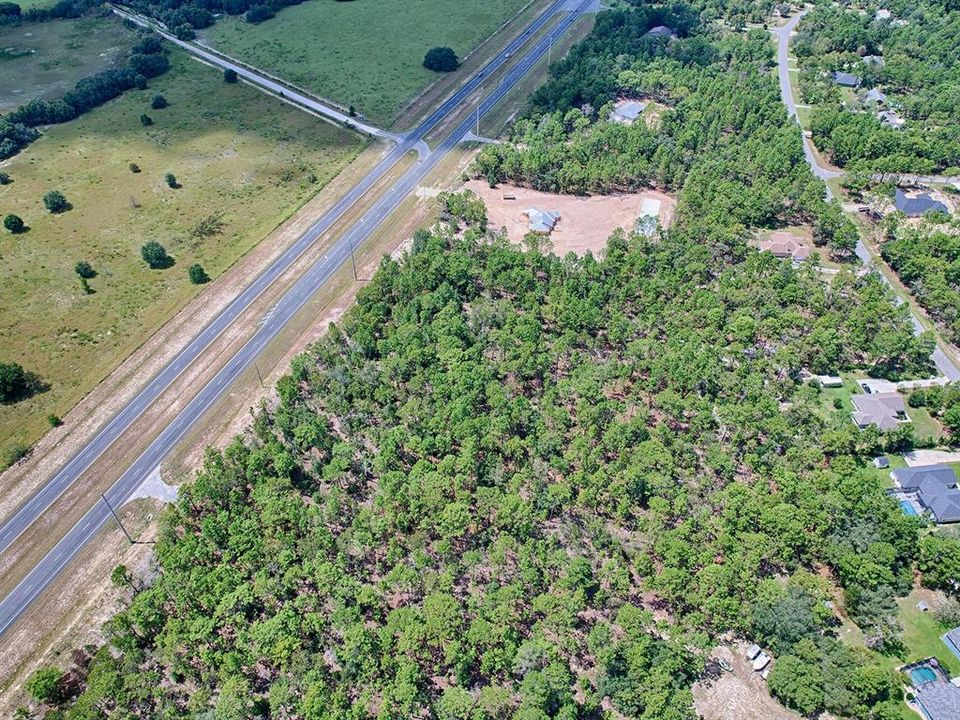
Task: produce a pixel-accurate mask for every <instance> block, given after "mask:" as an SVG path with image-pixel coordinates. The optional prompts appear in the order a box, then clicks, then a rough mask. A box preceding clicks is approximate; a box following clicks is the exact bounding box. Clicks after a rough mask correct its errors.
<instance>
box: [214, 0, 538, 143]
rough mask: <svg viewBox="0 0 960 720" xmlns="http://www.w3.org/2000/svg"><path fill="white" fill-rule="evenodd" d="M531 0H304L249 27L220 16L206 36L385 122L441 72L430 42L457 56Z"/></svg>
mask: <svg viewBox="0 0 960 720" xmlns="http://www.w3.org/2000/svg"><path fill="white" fill-rule="evenodd" d="M528 3H529V0H483V2H464V0H355V2H333V1H332V0H310V1H309V2H305V3H303V4H302V5H297V6H295V7H288V8H284V9H283V10H281V11H280V12H279V13H277V16H276V17H275V18H272V19H271V20H267V21H266V22H263V23H260V24H259V25H251V24H249V23H247V22H244V21H243V19H242V18H237V17H229V18H228V17H224V18H221V19H219V20H217V23H216V24H215V25H214V26H213V27H211V28H209V29H207V30H205V31H204V41H205V42H207V43H208V44H210V45H212V46H213V47H215V48H217V49H218V50H221V51H222V52H225V53H227V54H228V55H231V56H233V57H235V58H238V59H240V60H242V61H244V62H246V63H248V64H250V65H254V66H256V67H258V68H261V69H264V70H267V71H269V72H272V73H274V74H276V75H278V76H279V77H281V78H283V79H284V80H287V81H288V82H291V83H293V84H295V85H298V86H300V87H303V88H305V89H307V90H310V91H312V92H314V93H316V94H317V95H319V96H321V97H325V98H329V99H330V100H333V101H335V102H338V103H341V104H343V105H345V106H348V105H354V106H355V107H356V108H357V111H358V112H360V113H363V114H364V115H366V117H367V119H368V120H370V121H372V122H375V123H378V124H380V125H383V126H388V125H390V124H391V123H392V122H393V121H394V120H395V119H396V118H397V116H398V115H399V113H400V112H401V111H402V110H403V108H404V107H405V106H406V105H407V104H408V103H409V102H410V101H411V100H412V99H413V98H414V97H416V95H417V94H418V93H419V92H421V91H422V90H423V89H424V88H426V87H427V86H428V85H429V84H430V83H431V82H432V81H434V80H436V79H437V78H438V77H439V76H438V74H437V73H435V72H432V71H430V70H427V69H426V68H424V67H423V56H424V54H425V53H426V52H427V50H429V49H430V48H432V47H435V46H449V47H452V48H453V49H454V50H455V51H456V52H457V54H458V55H459V56H460V57H461V58H462V57H463V56H464V55H466V54H467V53H468V52H470V51H471V50H473V49H474V48H476V47H477V46H478V45H479V44H480V43H481V42H483V40H485V39H486V38H487V37H489V36H490V35H491V34H493V33H494V32H495V31H496V30H497V29H498V28H500V27H501V26H502V25H503V24H504V23H506V22H507V21H508V20H509V19H510V18H512V17H513V16H514V15H516V14H517V13H518V12H520V11H521V10H522V9H523V8H524V7H526V6H527V5H528Z"/></svg>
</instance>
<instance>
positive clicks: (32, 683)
mask: <svg viewBox="0 0 960 720" xmlns="http://www.w3.org/2000/svg"><path fill="white" fill-rule="evenodd" d="M62 681H63V670H60V669H58V668H55V667H43V668H39V669H38V670H37V671H35V672H34V673H33V675H31V676H30V677H29V679H28V680H27V685H26V688H27V692H28V693H30V694H31V695H32V696H33V697H34V698H35V699H36V700H38V701H39V702H43V703H52V704H54V705H55V704H57V703H58V702H60V700H61V699H62V693H61V683H62Z"/></svg>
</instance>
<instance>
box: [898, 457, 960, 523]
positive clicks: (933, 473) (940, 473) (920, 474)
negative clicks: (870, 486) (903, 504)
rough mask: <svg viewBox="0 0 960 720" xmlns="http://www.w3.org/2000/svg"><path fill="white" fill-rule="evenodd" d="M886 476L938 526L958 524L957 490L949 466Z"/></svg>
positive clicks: (959, 500) (959, 502) (959, 492)
mask: <svg viewBox="0 0 960 720" xmlns="http://www.w3.org/2000/svg"><path fill="white" fill-rule="evenodd" d="M890 476H891V477H892V478H893V481H894V483H895V485H896V487H897V488H898V489H899V490H900V491H901V492H902V493H905V494H906V495H908V496H910V497H911V498H913V499H915V500H916V501H917V502H919V504H920V505H921V506H922V507H923V508H924V509H925V510H926V511H927V512H929V513H930V514H931V515H932V516H933V519H934V520H936V521H937V523H938V524H941V525H943V524H945V523H955V522H960V488H957V474H956V472H954V470H953V468H952V467H950V466H949V465H921V466H918V467H909V468H897V469H896V470H894V471H893V472H891V473H890Z"/></svg>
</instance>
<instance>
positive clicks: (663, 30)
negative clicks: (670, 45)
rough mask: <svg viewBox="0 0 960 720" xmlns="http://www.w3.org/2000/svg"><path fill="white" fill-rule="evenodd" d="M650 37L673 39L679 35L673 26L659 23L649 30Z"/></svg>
mask: <svg viewBox="0 0 960 720" xmlns="http://www.w3.org/2000/svg"><path fill="white" fill-rule="evenodd" d="M647 36H648V37H662V38H668V39H672V38H675V37H676V36H677V34H676V33H675V32H674V31H673V29H672V28H669V27H667V26H666V25H657V26H656V27H652V28H650V29H649V30H647Z"/></svg>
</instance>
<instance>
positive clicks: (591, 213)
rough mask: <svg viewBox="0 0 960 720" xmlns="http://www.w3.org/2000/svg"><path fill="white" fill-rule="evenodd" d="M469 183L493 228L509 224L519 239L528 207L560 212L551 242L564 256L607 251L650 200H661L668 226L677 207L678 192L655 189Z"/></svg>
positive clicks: (525, 226)
mask: <svg viewBox="0 0 960 720" xmlns="http://www.w3.org/2000/svg"><path fill="white" fill-rule="evenodd" d="M466 187H467V189H469V190H472V191H473V192H475V193H476V194H477V195H479V196H480V197H482V198H483V201H484V203H485V204H486V206H487V215H488V217H489V220H490V227H491V228H494V229H500V228H501V227H505V228H506V229H507V237H508V238H510V240H511V241H512V242H515V243H519V242H521V241H522V240H523V238H524V236H525V235H526V234H527V231H528V223H529V221H528V219H527V216H526V215H525V214H524V212H525V211H526V210H528V209H530V208H538V209H540V210H549V211H555V212H559V213H560V219H559V221H558V222H557V225H556V228H555V229H554V231H553V232H552V233H550V236H549V241H550V245H551V246H552V250H553V252H554V253H555V254H557V255H559V256H561V257H562V256H563V255H566V254H567V253H568V252H574V253H576V254H577V255H583V254H584V253H586V252H587V250H590V251H592V252H593V253H594V254H597V253H598V252H600V251H601V250H603V249H604V248H605V247H606V246H607V239H608V238H609V237H610V235H611V234H613V231H614V230H616V229H617V228H623V229H625V230H631V229H632V228H633V225H634V222H635V221H636V220H637V218H638V217H640V215H641V214H642V212H643V207H644V200H653V201H659V203H660V206H659V222H660V225H662V226H663V227H668V226H669V225H670V222H671V220H672V219H673V210H674V207H675V206H676V201H675V200H674V199H673V198H672V197H670V196H669V195H667V194H665V193H662V192H657V191H655V190H647V191H644V192H640V193H624V194H618V195H591V196H588V197H578V196H575V195H559V194H556V193H545V192H540V191H538V190H531V189H529V188H518V187H514V186H512V185H507V184H501V185H498V186H497V187H495V188H491V187H490V186H489V185H488V184H487V183H486V182H485V181H484V180H471V181H470V182H468V183H467V184H466ZM508 198H509V199H508Z"/></svg>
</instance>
